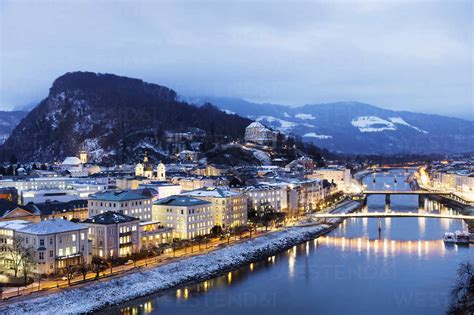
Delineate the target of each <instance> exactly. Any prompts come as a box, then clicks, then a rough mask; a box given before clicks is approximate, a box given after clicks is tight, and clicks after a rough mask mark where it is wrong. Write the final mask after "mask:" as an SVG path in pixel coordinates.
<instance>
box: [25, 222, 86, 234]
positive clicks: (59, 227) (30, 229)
mask: <svg viewBox="0 0 474 315" xmlns="http://www.w3.org/2000/svg"><path fill="white" fill-rule="evenodd" d="M83 229H87V226H85V225H83V224H78V223H74V222H71V221H68V220H63V219H51V220H45V221H41V222H39V223H32V224H30V225H27V226H26V227H24V228H22V229H20V230H18V232H21V233H27V234H36V235H48V234H56V233H63V232H70V231H79V230H83Z"/></svg>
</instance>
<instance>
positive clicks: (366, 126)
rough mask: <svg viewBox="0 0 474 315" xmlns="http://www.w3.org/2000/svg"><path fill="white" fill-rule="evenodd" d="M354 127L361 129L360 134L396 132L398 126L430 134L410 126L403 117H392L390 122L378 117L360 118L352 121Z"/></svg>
mask: <svg viewBox="0 0 474 315" xmlns="http://www.w3.org/2000/svg"><path fill="white" fill-rule="evenodd" d="M351 124H352V126H354V127H356V128H358V129H359V131H360V132H380V131H385V130H389V131H394V130H397V126H396V125H403V126H407V127H410V128H413V129H415V130H416V131H418V132H422V133H425V134H426V133H428V131H425V130H422V129H420V128H418V127H415V126H413V125H410V124H409V123H407V122H406V121H405V120H404V119H403V118H401V117H391V118H389V119H388V120H385V119H383V118H380V117H377V116H360V117H357V118H354V119H352V121H351Z"/></svg>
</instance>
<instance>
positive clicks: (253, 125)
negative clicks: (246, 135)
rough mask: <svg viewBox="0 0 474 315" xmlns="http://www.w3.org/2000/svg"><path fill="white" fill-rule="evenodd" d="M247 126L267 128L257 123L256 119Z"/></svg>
mask: <svg viewBox="0 0 474 315" xmlns="http://www.w3.org/2000/svg"><path fill="white" fill-rule="evenodd" d="M247 128H260V129H267V127H265V126H264V125H263V124H262V123H259V122H258V121H254V122H253V123H251V124H250V125H248V126H247Z"/></svg>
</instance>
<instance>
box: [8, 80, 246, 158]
mask: <svg viewBox="0 0 474 315" xmlns="http://www.w3.org/2000/svg"><path fill="white" fill-rule="evenodd" d="M10 113H11V112H10ZM25 114H26V113H25ZM23 115H24V114H23ZM20 116H21V115H20ZM13 122H16V123H18V119H16V120H15V121H13V119H12V123H13ZM250 123H251V120H249V119H247V118H242V117H240V116H237V115H228V114H226V113H224V112H223V111H221V110H220V109H218V108H216V107H213V106H201V107H197V106H193V105H189V104H186V103H185V102H181V101H179V100H177V95H176V92H175V91H173V90H171V89H169V88H167V87H164V86H160V85H157V84H151V83H146V82H143V81H142V80H139V79H132V78H127V77H121V76H117V75H113V74H97V73H92V72H71V73H66V74H65V75H63V76H61V77H59V78H57V79H56V80H55V81H54V83H53V85H52V87H51V88H50V91H49V95H48V96H47V97H46V98H45V99H44V100H43V101H41V102H40V103H39V104H38V106H36V107H35V108H34V109H33V110H31V111H30V112H29V113H28V114H27V115H26V117H24V119H23V120H21V122H20V123H19V124H18V125H17V126H16V127H15V128H14V129H13V131H11V135H10V137H9V138H8V139H7V140H6V141H5V143H4V144H3V145H2V147H1V154H2V158H3V160H8V159H9V156H10V155H11V154H15V155H16V156H17V158H18V160H20V161H39V162H48V161H61V160H62V159H64V158H65V157H66V156H74V155H76V154H77V153H78V151H79V150H80V149H81V148H82V147H83V146H84V147H85V148H86V150H87V151H88V152H89V154H90V158H91V159H92V161H93V162H98V163H104V164H114V163H133V162H136V161H137V160H138V159H140V156H141V154H143V153H144V151H145V150H146V151H148V155H149V156H150V157H151V158H152V159H159V158H161V157H163V156H164V155H166V152H168V151H167V146H168V143H166V132H187V131H196V130H201V131H204V132H205V133H206V134H208V135H211V136H212V139H213V140H214V139H215V141H218V140H220V139H224V140H226V141H231V140H233V139H238V138H241V137H242V136H243V134H244V131H245V127H246V126H248V125H249V124H250Z"/></svg>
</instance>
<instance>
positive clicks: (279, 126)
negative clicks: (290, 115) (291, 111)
mask: <svg viewBox="0 0 474 315" xmlns="http://www.w3.org/2000/svg"><path fill="white" fill-rule="evenodd" d="M255 120H256V121H258V122H262V123H264V124H265V122H268V123H270V125H269V127H272V128H274V129H276V130H279V131H282V132H286V131H288V130H290V129H291V128H294V127H296V126H305V127H309V128H314V127H315V126H314V125H311V124H307V123H297V122H293V121H288V120H284V119H280V118H276V117H273V116H259V117H257V118H256V119H255Z"/></svg>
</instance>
